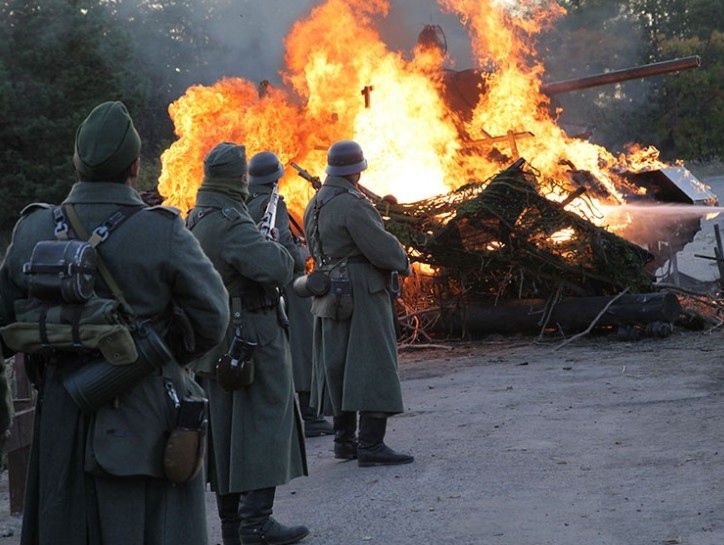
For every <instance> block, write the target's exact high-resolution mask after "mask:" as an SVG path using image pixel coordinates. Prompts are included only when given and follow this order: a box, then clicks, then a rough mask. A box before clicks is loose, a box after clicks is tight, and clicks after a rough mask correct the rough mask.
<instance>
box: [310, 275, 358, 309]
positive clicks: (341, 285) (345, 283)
mask: <svg viewBox="0 0 724 545" xmlns="http://www.w3.org/2000/svg"><path fill="white" fill-rule="evenodd" d="M353 311H354V298H353V297H352V282H351V281H350V279H349V276H348V275H347V268H346V267H341V268H335V269H332V270H331V271H330V272H329V291H328V292H327V293H325V294H324V295H322V296H318V297H312V314H313V315H314V316H317V317H319V318H330V319H332V320H335V321H344V320H349V319H350V318H351V317H352V313H353Z"/></svg>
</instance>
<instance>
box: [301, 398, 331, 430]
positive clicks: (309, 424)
mask: <svg viewBox="0 0 724 545" xmlns="http://www.w3.org/2000/svg"><path fill="white" fill-rule="evenodd" d="M309 398H310V392H299V409H300V410H301V412H302V420H304V437H320V436H322V435H332V434H333V433H334V429H333V428H332V425H331V424H330V423H329V422H327V420H326V419H325V418H323V417H321V416H319V415H318V414H317V411H315V410H314V408H313V407H312V406H311V405H310V404H309Z"/></svg>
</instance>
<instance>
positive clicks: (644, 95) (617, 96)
mask: <svg viewBox="0 0 724 545" xmlns="http://www.w3.org/2000/svg"><path fill="white" fill-rule="evenodd" d="M561 4H563V5H564V6H565V7H566V8H567V9H568V10H569V14H568V16H567V17H565V18H564V19H562V20H560V21H559V22H558V24H557V25H556V28H555V30H554V31H553V32H551V33H549V34H548V35H547V36H546V37H545V39H544V40H543V43H544V45H545V46H546V48H547V56H546V59H545V62H546V67H547V69H548V68H549V67H550V72H549V73H550V74H551V75H552V79H568V78H572V77H579V76H583V75H589V74H592V73H597V72H603V71H609V70H618V69H622V68H627V67H629V66H635V65H639V64H646V63H652V62H658V61H662V60H668V59H671V58H675V57H683V56H687V55H699V56H700V57H701V67H700V68H698V69H693V70H686V71H682V72H679V73H675V74H667V75H662V76H656V77H652V78H647V79H645V80H642V81H628V82H622V83H620V84H617V85H608V86H604V87H599V88H594V89H589V90H585V91H580V92H575V93H569V94H568V95H566V96H560V97H557V99H558V100H559V102H560V104H561V106H562V107H563V109H564V113H563V116H562V118H561V119H562V121H564V122H569V123H577V124H587V125H591V126H594V127H595V129H596V130H595V132H594V141H596V142H597V143H601V144H604V145H605V146H606V147H608V148H612V149H620V148H621V147H622V146H623V145H624V144H626V143H627V142H629V141H634V142H638V143H642V144H653V145H655V146H656V147H657V148H659V149H660V150H661V152H662V155H663V156H664V158H666V159H669V160H673V159H689V160H701V159H712V158H717V157H718V158H721V157H724V136H722V132H723V131H722V129H724V126H722V112H721V109H722V105H721V103H722V100H721V94H722V89H723V88H724V71H722V53H723V51H722V49H721V47H722V45H721V41H722V40H721V33H722V32H724V10H722V9H721V0H632V1H628V2H626V1H605V0H576V1H561ZM587 56H590V59H589V60H588V61H586V59H585V58H586V57H587ZM571 67H576V68H579V67H580V69H579V70H578V71H576V70H573V69H572V68H571ZM584 72H585V73H584ZM622 127H623V129H622ZM717 127H718V128H717Z"/></svg>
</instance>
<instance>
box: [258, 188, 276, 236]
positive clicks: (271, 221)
mask: <svg viewBox="0 0 724 545" xmlns="http://www.w3.org/2000/svg"><path fill="white" fill-rule="evenodd" d="M278 204H279V181H278V180H277V181H276V182H274V189H272V192H271V197H269V203H268V204H267V205H266V210H264V215H263V216H262V218H261V221H260V222H259V231H260V232H261V234H262V235H264V236H265V237H266V239H267V240H273V238H274V237H272V229H274V225H275V223H276V221H277V205H278Z"/></svg>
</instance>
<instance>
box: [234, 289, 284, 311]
mask: <svg viewBox="0 0 724 545" xmlns="http://www.w3.org/2000/svg"><path fill="white" fill-rule="evenodd" d="M239 296H240V297H241V304H242V306H243V307H244V309H245V310H248V311H249V312H261V311H265V310H271V309H275V308H276V307H277V305H279V291H278V290H276V289H274V288H266V287H264V286H263V285H261V284H259V283H257V282H254V283H253V284H252V285H249V286H247V287H246V288H245V289H243V290H242V291H241V293H240V295H239Z"/></svg>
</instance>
